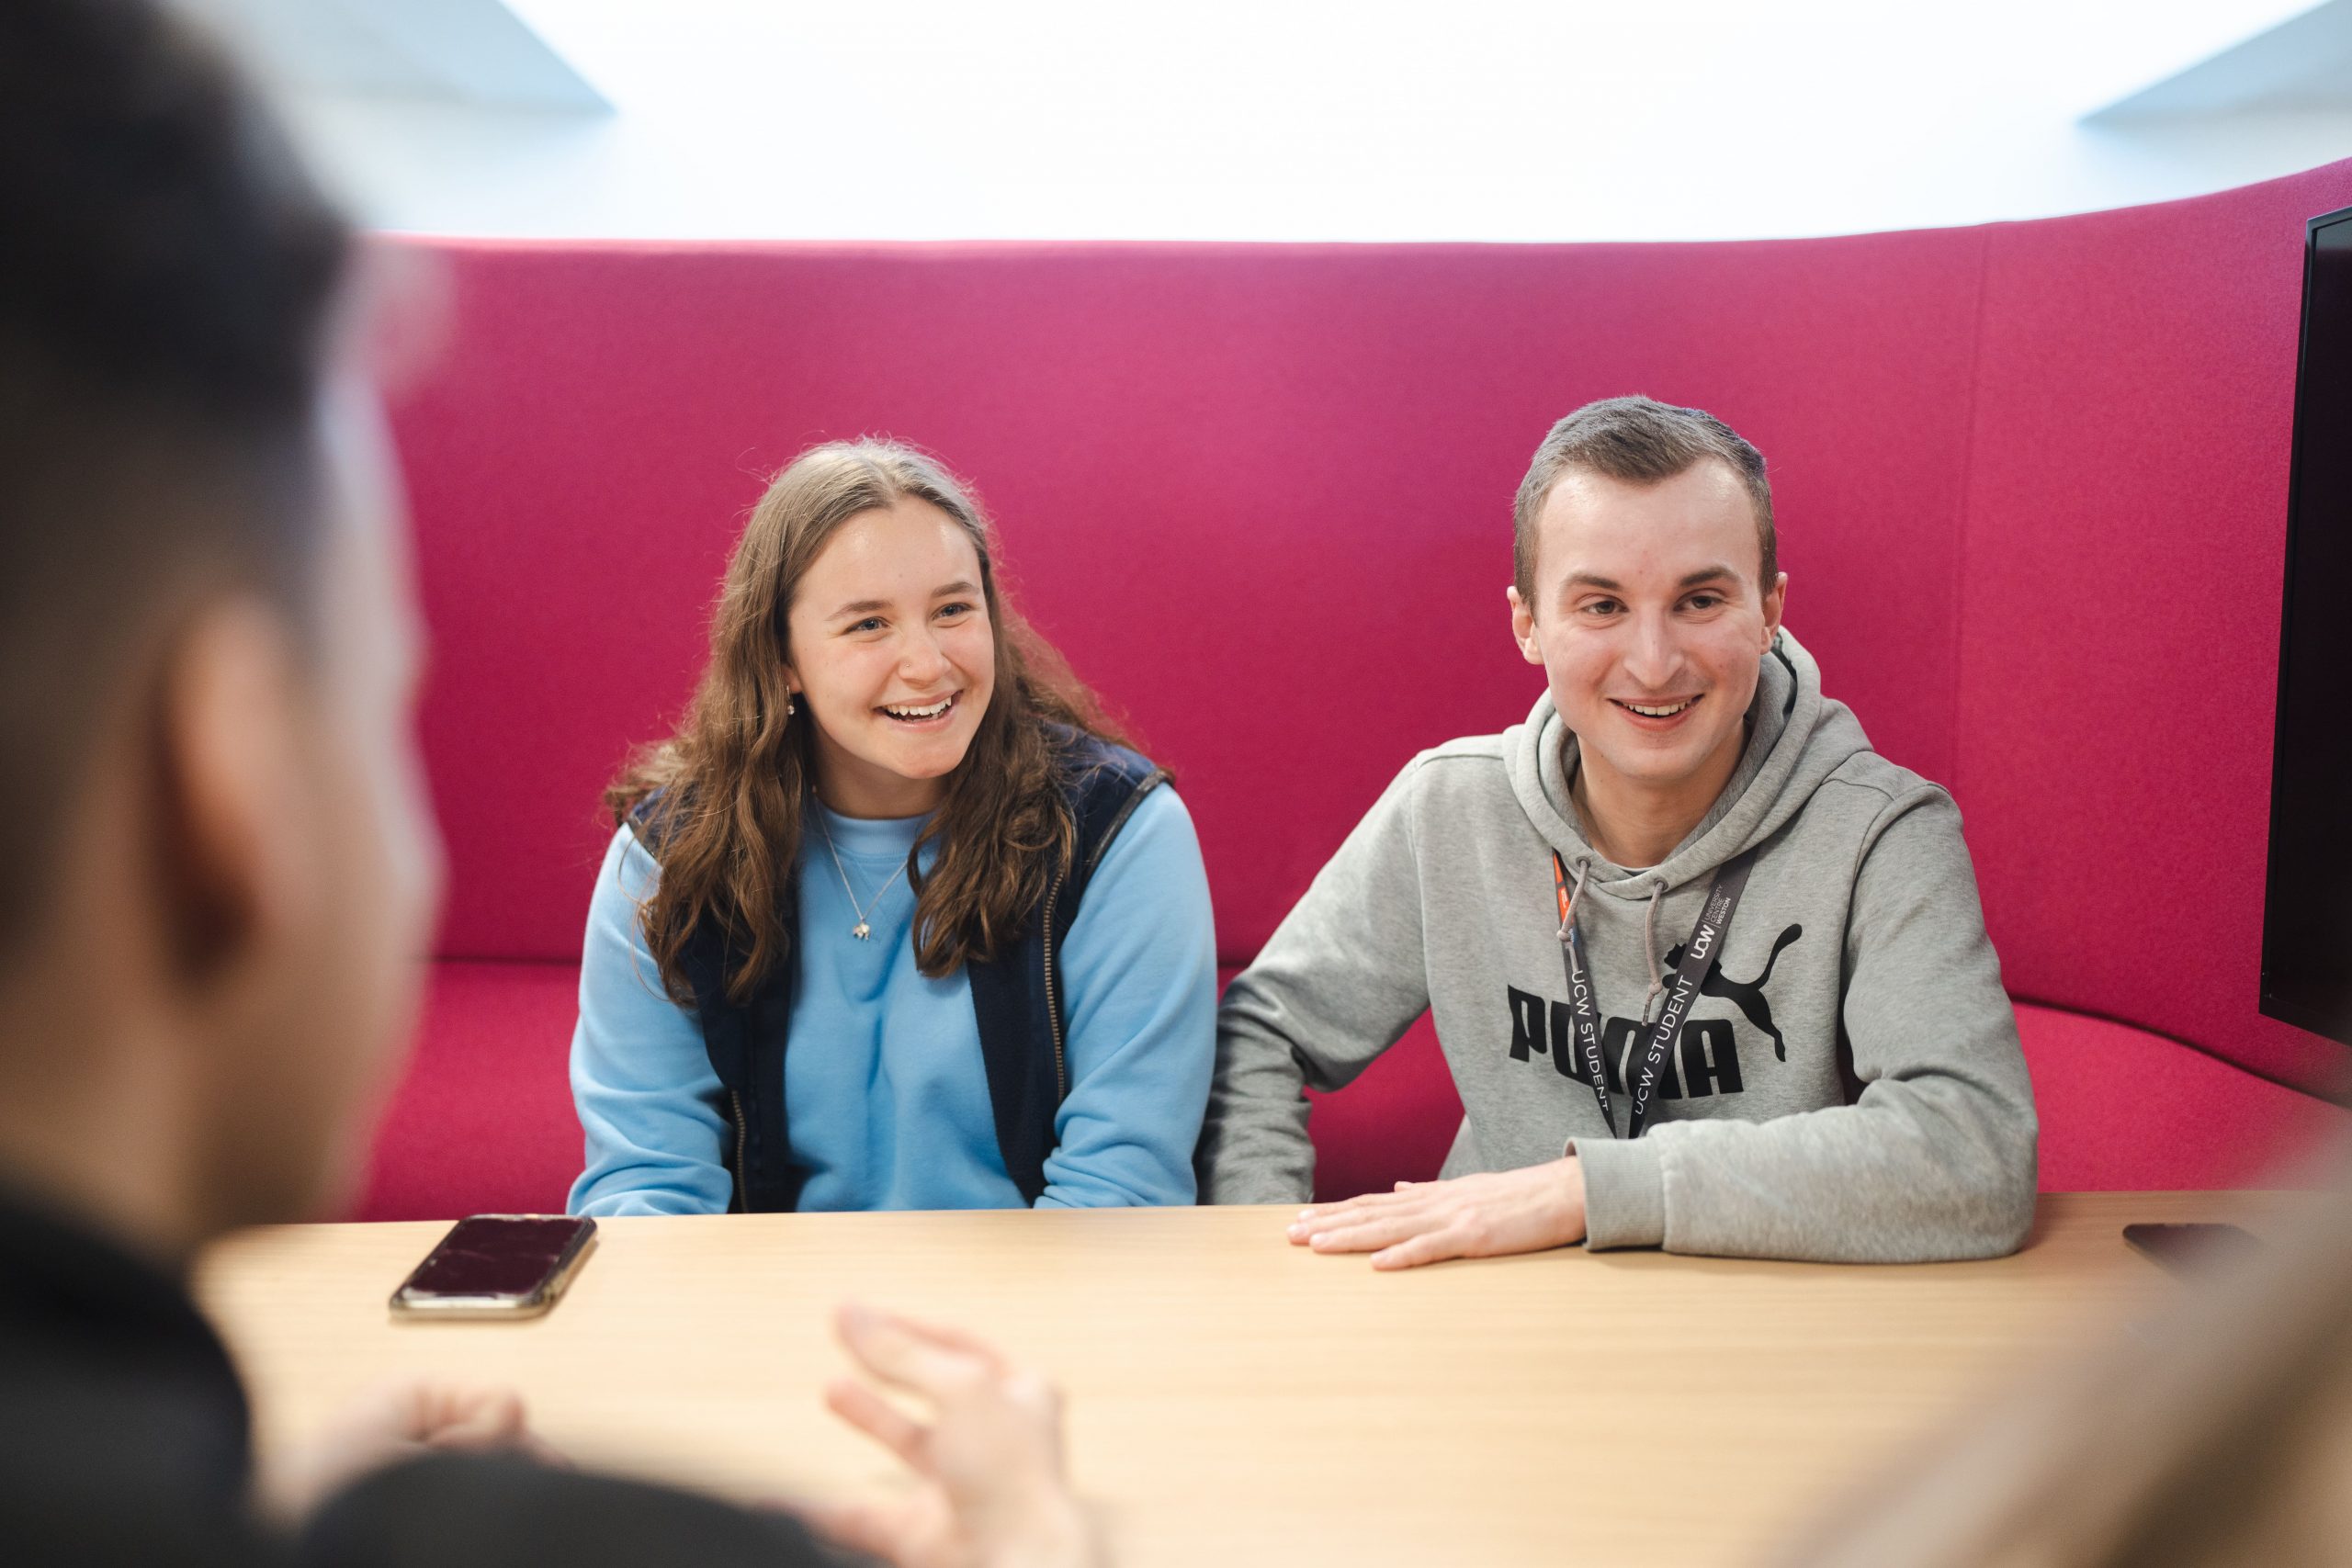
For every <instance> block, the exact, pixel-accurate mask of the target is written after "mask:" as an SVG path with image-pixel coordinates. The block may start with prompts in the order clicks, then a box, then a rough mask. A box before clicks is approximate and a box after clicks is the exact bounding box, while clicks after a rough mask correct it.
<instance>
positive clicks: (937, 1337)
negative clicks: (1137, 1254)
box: [803, 1306, 1101, 1568]
mask: <svg viewBox="0 0 2352 1568" xmlns="http://www.w3.org/2000/svg"><path fill="white" fill-rule="evenodd" d="M837 1327H838V1330H839V1332H840V1334H841V1337H842V1345H844V1346H845V1347H847V1348H848V1350H849V1353H850V1355H851V1357H852V1358H853V1359H855V1360H856V1362H857V1363H858V1365H859V1366H860V1367H861V1368H863V1369H864V1370H865V1372H866V1373H867V1374H868V1375H869V1376H871V1377H872V1378H873V1379H874V1380H875V1382H879V1383H881V1384H884V1385H885V1386H887V1387H889V1388H894V1389H898V1390H900V1391H903V1392H904V1393H910V1394H913V1395H914V1396H915V1397H916V1398H917V1399H918V1400H920V1401H921V1402H922V1404H926V1405H928V1406H929V1407H930V1409H929V1415H930V1417H931V1419H930V1423H929V1424H928V1425H926V1424H924V1423H923V1422H922V1421H921V1420H918V1419H916V1418H915V1417H913V1416H909V1415H908V1414H906V1412H905V1411H903V1410H901V1409H900V1408H899V1406H898V1405H897V1404H893V1403H892V1402H891V1401H889V1400H888V1399H886V1398H885V1397H883V1395H882V1394H881V1393H880V1392H879V1391H878V1390H876V1388H875V1387H874V1386H873V1384H871V1383H865V1382H856V1381H854V1380H853V1379H848V1378H844V1379H842V1380H841V1381H839V1382H835V1383H833V1384H832V1385H831V1387H830V1388H828V1389H827V1390H826V1391H825V1403H826V1404H829V1405H831V1407H832V1410H833V1412H834V1414H835V1415H837V1416H841V1417H842V1420H844V1421H847V1422H848V1423H849V1424H850V1425H851V1426H853V1427H856V1428H858V1430H860V1431H862V1432H865V1434H867V1435H868V1436H870V1437H872V1438H874V1439H875V1440H876V1442H879V1443H880V1444H881V1445H882V1446H883V1447H884V1448H886V1449H888V1450H890V1451H891V1452H892V1453H894V1454H897V1455H898V1456H899V1459H900V1460H902V1461H905V1463H906V1465H907V1468H908V1469H910V1470H911V1471H913V1472H914V1473H915V1478H916V1481H917V1483H918V1485H917V1486H916V1489H915V1491H914V1493H913V1495H910V1496H909V1497H907V1498H905V1499H903V1500H901V1501H899V1502H896V1503H890V1504H865V1505H849V1506H840V1505H816V1506H808V1507H805V1508H804V1510H803V1511H804V1512H805V1513H806V1514H807V1515H808V1517H809V1519H810V1520H811V1522H813V1523H814V1524H816V1525H817V1526H818V1527H819V1528H820V1529H823V1530H824V1531H825V1532H826V1533H827V1534H829V1535H831V1536H832V1537H833V1538H834V1539H835V1540H839V1541H841V1542H842V1544H844V1545H846V1546H851V1547H854V1548H855V1549H857V1550H858V1551H865V1552H870V1553H872V1554H873V1555H875V1556H876V1557H880V1558H882V1559H884V1560H885V1561H887V1562H892V1563H895V1564H897V1568H1094V1565H1095V1564H1097V1563H1099V1562H1101V1559H1100V1557H1099V1556H1098V1554H1097V1552H1096V1550H1095V1546H1094V1540H1093V1532H1092V1530H1091V1529H1090V1528H1089V1527H1088V1524H1087V1521H1086V1517H1085V1515H1084V1513H1083V1512H1082V1511H1081V1510H1080V1507H1079V1505H1078V1500H1077V1498H1076V1497H1075V1496H1073V1495H1071V1493H1070V1490H1069V1481H1068V1480H1067V1479H1066V1477H1065V1474H1064V1470H1063V1463H1062V1402H1061V1395H1060V1393H1058V1392H1057V1390H1056V1389H1055V1388H1054V1386H1053V1385H1052V1384H1051V1383H1048V1382H1046V1381H1045V1380H1044V1379H1043V1378H1041V1377H1039V1376H1038V1375H1037V1374H1035V1372H1030V1371H1023V1370H1022V1369H1020V1368H1017V1367H1014V1366H1012V1365H1010V1364H1008V1363H1007V1362H1006V1361H1005V1360H1004V1359H1003V1358H1002V1357H1001V1356H1000V1355H998V1353H997V1352H996V1351H995V1350H994V1349H993V1348H990V1347H989V1346H987V1345H984V1344H982V1343H981V1342H980V1341H978V1340H977V1339H975V1338H973V1337H970V1336H969V1335H966V1334H961V1333H958V1332H956V1330H954V1329H947V1328H934V1327H931V1326H928V1325H923V1324H918V1323H912V1322H910V1321H908V1320H907V1319H905V1318H902V1317H896V1316H892V1315H891V1314H887V1313H881V1312H876V1311H874V1310H873V1309H871V1308H867V1307H861V1306H847V1307H843V1308H842V1312H841V1314H840V1318H839V1320H838V1324H837Z"/></svg>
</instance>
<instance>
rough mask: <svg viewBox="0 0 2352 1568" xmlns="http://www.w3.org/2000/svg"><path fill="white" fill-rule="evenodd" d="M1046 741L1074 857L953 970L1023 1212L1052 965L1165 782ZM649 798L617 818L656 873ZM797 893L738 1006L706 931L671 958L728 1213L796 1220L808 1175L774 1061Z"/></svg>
mask: <svg viewBox="0 0 2352 1568" xmlns="http://www.w3.org/2000/svg"><path fill="white" fill-rule="evenodd" d="M1052 730H1053V739H1054V743H1055V747H1056V750H1057V753H1058V755H1059V758H1060V763H1061V765H1060V768H1059V774H1060V781H1061V790H1062V799H1063V801H1064V803H1065V804H1067V805H1068V806H1069V810H1070V815H1071V817H1072V818H1073V819H1074V820H1075V821H1076V823H1077V828H1078V836H1077V846H1076V852H1075V853H1074V854H1073V855H1072V857H1071V863H1070V864H1069V866H1068V867H1066V868H1064V869H1063V871H1062V873H1061V874H1060V875H1058V876H1057V877H1055V878H1053V879H1052V881H1051V883H1050V884H1049V886H1047V888H1046V895H1045V897H1043V898H1042V899H1040V900H1039V901H1038V903H1037V904H1036V906H1035V907H1034V908H1031V909H1030V911H1029V912H1028V914H1027V915H1026V916H1025V917H1023V921H1022V927H1021V932H1020V935H1019V937H1018V938H1017V939H1016V940H1014V941H1013V942H1011V943H1010V944H1008V945H1007V946H1006V947H1005V948H1004V950H1003V951H1002V952H1001V953H998V955H997V956H996V957H995V958H993V959H991V960H989V961H988V962H986V963H972V964H965V966H964V975H965V977H966V979H967V981H969V983H970V985H971V991H972V1011H973V1013H974V1015H975V1016H976V1017H977V1019H978V1022H979V1032H980V1055H981V1058H982V1066H984V1067H985V1068H986V1069H987V1075H988V1085H989V1109H990V1111H992V1112H993V1113H994V1116H995V1120H996V1141H997V1147H998V1149H999V1151H1000V1152H1001V1153H1002V1155H1003V1156H1004V1169H1005V1174H1006V1175H1008V1176H1010V1177H1011V1178H1012V1184H1013V1185H1014V1186H1015V1187H1017V1188H1019V1189H1020V1190H1021V1196H1022V1198H1023V1200H1024V1201H1028V1202H1030V1203H1035V1201H1037V1198H1038V1196H1039V1194H1041V1193H1043V1192H1044V1191H1045V1190H1046V1156H1048V1155H1050V1154H1052V1153H1053V1151H1054V1144H1055V1133H1054V1122H1055V1117H1056V1114H1057V1112H1058V1111H1060V1109H1061V1103H1062V1100H1064V1099H1065V1098H1067V1097H1068V1095H1069V1060H1068V1055H1067V1050H1066V1043H1065V1041H1064V1038H1063V1035H1064V1028H1065V1025H1064V1021H1063V1020H1064V1009H1063V1003H1062V977H1061V961H1060V959H1059V957H1058V956H1057V954H1058V952H1059V949H1060V947H1061V944H1062V943H1063V942H1064V941H1066V940H1067V939H1068V937H1069V928H1070V924H1071V922H1072V921H1074V920H1075V919H1077V918H1078V908H1079V903H1080V900H1081V899H1083V898H1084V897H1086V887H1087V884H1088V883H1089V882H1090V881H1091V879H1092V877H1093V875H1094V871H1095V868H1096V867H1097V866H1098V865H1100V864H1101V863H1102V861H1103V852H1104V851H1105V850H1107V849H1108V848H1109V847H1110V844H1111V840H1113V839H1114V838H1115V837H1116V836H1117V835H1118V831H1119V829H1121V828H1123V827H1125V825H1126V821H1127V818H1129V817H1130V816H1132V815H1133V814H1134V812H1135V808H1136V807H1137V806H1139V805H1140V804H1142V802H1143V798H1144V796H1145V795H1148V794H1150V793H1151V791H1152V790H1153V789H1155V788H1157V787H1158V786H1159V785H1160V784H1164V783H1166V782H1167V780H1168V774H1167V773H1166V772H1165V771H1164V770H1162V769H1160V768H1158V767H1155V766H1154V765H1153V764H1152V762H1151V761H1150V760H1149V759H1148V758H1147V757H1144V756H1142V755H1140V754H1138V753H1136V752H1135V751H1131V750H1128V749H1127V748H1125V747H1124V746H1118V745H1114V744H1113V743H1111V742H1109V741H1106V740H1098V739H1094V738H1093V737H1091V736H1089V735H1085V734H1082V733H1080V732H1077V731H1073V730H1068V729H1064V728H1061V727H1059V726H1055V727H1052ZM661 798H662V796H661V793H659V792H657V793H656V794H655V795H651V796H649V797H648V798H647V799H645V800H644V801H642V802H640V803H639V806H638V807H637V808H636V810H634V811H632V812H631V813H630V814H629V826H630V828H631V829H633V830H634V831H635V832H636V834H637V836H638V841H639V843H641V844H643V845H644V846H645V848H646V851H647V852H649V853H650V854H651V855H652V856H653V857H654V859H655V860H656V861H657V862H658V861H659V860H660V859H661V856H662V846H661V841H660V840H661V834H660V818H661V813H660V812H659V811H658V810H655V809H653V807H655V805H656V802H658V801H659V800H660V799H661ZM797 892H798V881H797V877H796V878H794V879H790V880H787V881H786V884H785V886H784V887H783V889H782V891H781V893H780V894H779V897H778V903H779V908H778V911H777V912H778V914H779V915H780V916H781V917H782V919H783V921H784V930H785V935H786V944H785V951H784V953H783V955H782V956H781V957H780V958H778V959H777V961H776V962H775V963H774V964H771V965H769V968H768V973H767V975H766V976H764V977H763V978H762V980H761V981H760V983H759V985H758V986H757V987H754V988H753V991H752V995H751V996H750V997H749V998H747V999H745V1000H744V1001H742V1002H741V1003H738V1002H735V1001H732V1000H730V999H729V998H728V995H727V976H729V974H731V973H733V972H734V970H735V969H736V968H737V967H738V966H740V964H741V962H742V949H741V946H740V945H739V944H737V943H735V942H729V940H728V939H727V938H726V936H725V934H724V933H722V932H721V931H718V929H717V922H716V921H713V920H708V919H704V920H698V921H696V922H695V929H694V931H693V932H692V933H691V934H690V935H689V936H688V938H687V940H686V944H685V947H684V951H683V952H682V953H680V955H679V957H680V961H681V964H680V967H681V968H682V970H683V971H684V976H685V979H686V982H687V985H688V987H689V988H690V989H691V990H692V991H693V993H694V998H695V1013H696V1014H697V1015H698V1017H699V1019H700V1021H701V1024H702V1040H703V1047H704V1049H705V1050H707V1052H709V1054H710V1066H711V1069H712V1071H714V1072H716V1073H717V1074H718V1082H719V1102H718V1112H719V1115H720V1116H721V1117H722V1118H723V1119H724V1120H725V1121H726V1122H727V1123H728V1133H727V1146H726V1147H725V1149H724V1151H723V1157H724V1158H725V1161H726V1165H727V1168H728V1170H729V1172H730V1173H731V1174H732V1175H733V1177H734V1179H735V1192H734V1197H733V1200H732V1201H731V1202H730V1203H729V1210H730V1212H732V1213H766V1212H770V1211H775V1210H789V1209H793V1208H797V1206H798V1205H799V1201H800V1187H801V1183H802V1182H803V1181H804V1180H805V1179H807V1176H808V1172H807V1170H806V1169H805V1168H803V1167H802V1165H801V1164H800V1163H799V1162H798V1161H797V1160H796V1159H795V1158H794V1157H793V1153H792V1145H791V1141H790V1138H789V1136H788V1130H789V1129H790V1127H791V1122H790V1121H789V1120H788V1119H787V1116H786V1108H785V1098H784V1053H785V1047H786V1043H788V1040H789V1036H790V1034H791V1029H792V996H793V985H794V980H795V978H796V976H797V973H798V969H799V963H798V959H797V956H796V951H797V946H798V940H797V939H798V934H799V933H798V925H799V900H798V897H797Z"/></svg>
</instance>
